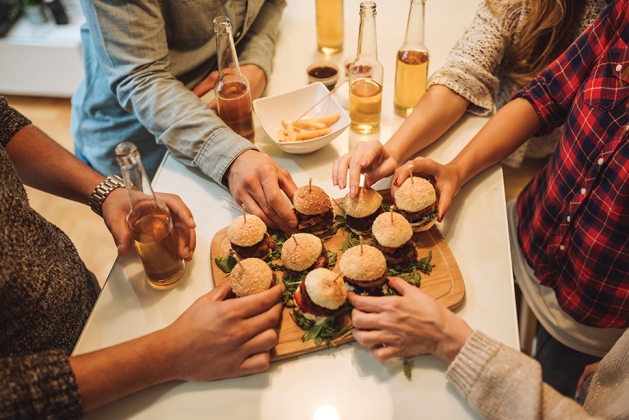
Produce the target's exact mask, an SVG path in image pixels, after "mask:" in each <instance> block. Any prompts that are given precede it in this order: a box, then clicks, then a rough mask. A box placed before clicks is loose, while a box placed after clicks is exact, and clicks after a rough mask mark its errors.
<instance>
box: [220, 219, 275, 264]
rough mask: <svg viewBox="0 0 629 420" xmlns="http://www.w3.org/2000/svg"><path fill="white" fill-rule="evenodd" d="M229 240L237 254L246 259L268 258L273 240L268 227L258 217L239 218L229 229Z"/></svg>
mask: <svg viewBox="0 0 629 420" xmlns="http://www.w3.org/2000/svg"><path fill="white" fill-rule="evenodd" d="M227 239H228V240H229V242H230V243H231V247H232V249H233V250H234V251H235V252H236V254H237V255H238V256H239V257H240V258H242V259H244V258H266V257H267V255H269V247H270V244H271V238H270V237H269V234H268V233H267V231H266V225H265V224H264V222H263V221H262V219H260V218H259V217H258V216H254V215H253V214H247V215H243V216H238V217H237V218H236V219H234V221H233V222H232V224H231V225H230V226H229V228H228V229H227Z"/></svg>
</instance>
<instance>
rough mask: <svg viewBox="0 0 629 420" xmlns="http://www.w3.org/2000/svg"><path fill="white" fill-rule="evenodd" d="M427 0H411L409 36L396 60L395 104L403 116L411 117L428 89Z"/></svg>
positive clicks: (396, 111) (407, 27)
mask: <svg viewBox="0 0 629 420" xmlns="http://www.w3.org/2000/svg"><path fill="white" fill-rule="evenodd" d="M425 4H426V0H411V9H410V10H409V12H408V23H407V25H406V37H405V38H404V44H403V45H402V47H401V48H400V49H399V50H398V52H397V59H396V61H395V94H394V96H393V106H394V108H395V113H396V114H398V115H399V116H400V117H404V118H406V117H408V116H409V115H410V114H411V112H413V108H415V105H416V104H417V101H419V100H420V98H421V97H422V96H424V93H426V81H427V79H428V61H429V55H428V48H426V45H424V7H425Z"/></svg>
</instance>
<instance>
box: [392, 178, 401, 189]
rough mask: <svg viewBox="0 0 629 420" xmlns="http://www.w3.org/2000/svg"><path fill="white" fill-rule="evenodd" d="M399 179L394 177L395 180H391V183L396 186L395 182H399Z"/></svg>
mask: <svg viewBox="0 0 629 420" xmlns="http://www.w3.org/2000/svg"><path fill="white" fill-rule="evenodd" d="M399 181H400V180H399V179H398V178H395V180H394V181H393V185H395V186H396V187H397V184H398V183H399Z"/></svg>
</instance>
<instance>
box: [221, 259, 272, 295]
mask: <svg viewBox="0 0 629 420" xmlns="http://www.w3.org/2000/svg"><path fill="white" fill-rule="evenodd" d="M230 278H231V286H232V290H233V292H234V293H235V294H236V296H238V297H243V296H250V295H255V294H256V293H261V292H264V291H265V290H267V289H268V288H270V287H271V285H272V284H273V271H272V270H271V268H270V267H269V266H268V264H267V263H265V262H264V261H262V260H260V259H258V258H245V259H244V260H240V262H239V263H238V264H236V266H235V267H234V269H233V270H232V272H231V276H230Z"/></svg>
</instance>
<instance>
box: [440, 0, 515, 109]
mask: <svg viewBox="0 0 629 420" xmlns="http://www.w3.org/2000/svg"><path fill="white" fill-rule="evenodd" d="M521 6H522V3H521V2H519V1H517V2H511V3H507V5H503V6H502V7H501V9H500V10H501V12H500V15H496V14H495V13H494V12H493V11H492V10H490V9H489V7H488V6H487V4H486V2H485V1H483V2H482V3H481V4H480V5H479V6H478V9H477V10H476V15H475V16H474V19H473V21H472V24H471V26H470V27H469V28H468V29H467V30H466V31H465V33H464V34H463V36H462V37H461V38H460V39H459V40H458V41H457V43H456V45H455V46H454V48H453V49H452V50H451V51H450V53H449V54H448V56H447V58H446V62H445V64H444V66H443V67H441V68H440V69H438V70H437V71H435V72H434V73H433V74H432V76H431V78H430V80H429V83H428V85H429V86H432V85H435V84H437V85H443V86H446V87H447V88H449V89H450V90H452V91H454V92H455V93H457V94H458V95H460V96H462V97H463V98H465V99H467V100H468V101H470V105H469V107H468V111H470V112H472V113H474V114H477V115H481V116H486V115H489V114H490V113H491V112H492V111H493V107H494V98H493V95H494V92H495V91H496V89H498V86H499V84H500V80H499V77H498V70H499V65H500V64H501V61H502V58H503V56H504V54H505V51H506V50H508V49H509V48H510V46H511V44H512V33H513V31H514V30H515V28H516V27H517V24H518V22H519V19H520V14H521Z"/></svg>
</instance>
